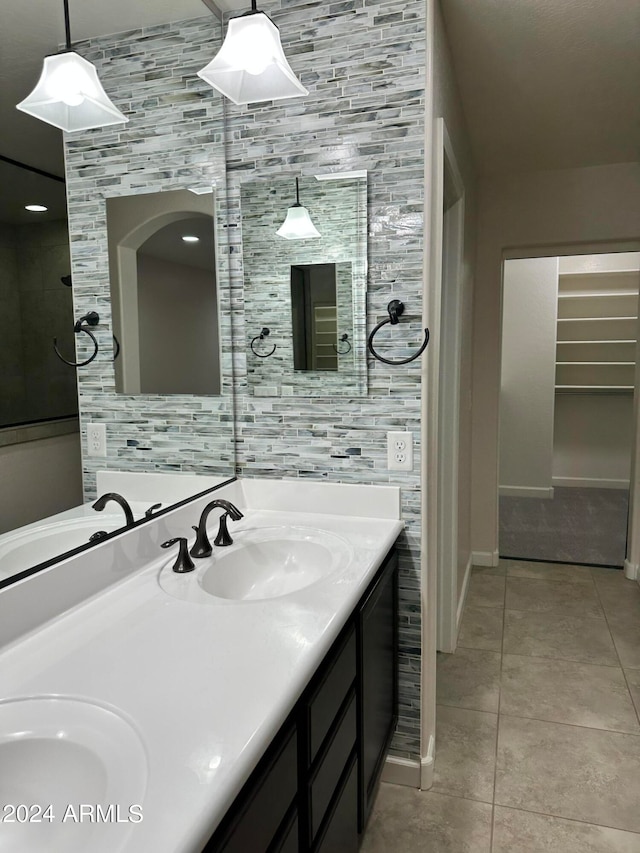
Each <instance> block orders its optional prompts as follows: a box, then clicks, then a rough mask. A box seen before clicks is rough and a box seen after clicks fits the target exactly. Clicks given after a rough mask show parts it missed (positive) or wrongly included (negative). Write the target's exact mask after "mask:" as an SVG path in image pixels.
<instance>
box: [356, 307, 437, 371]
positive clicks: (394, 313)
mask: <svg viewBox="0 0 640 853" xmlns="http://www.w3.org/2000/svg"><path fill="white" fill-rule="evenodd" d="M387 311H388V312H389V317H388V319H387V320H383V321H382V322H381V323H378V325H377V326H376V327H375V328H374V329H373V331H372V332H371V334H370V335H369V337H368V338H367V349H368V350H369V352H370V353H371V355H372V356H373V357H374V358H377V359H378V361H383V362H384V363H385V364H392V365H393V364H409V362H410V361H415V360H416V358H419V357H420V356H421V355H422V353H423V352H424V351H425V349H426V348H427V344H428V343H429V329H425V330H424V341H423V342H422V346H421V347H420V349H419V350H418V352H417V353H415V355H412V356H410V357H409V358H401V359H398V360H397V361H392V360H391V359H389V358H383V356H381V355H379V354H378V353H377V352H376V351H375V350H374V348H373V336H374V335H375V334H376V332H377V331H378V330H379V329H381V328H382V327H383V326H386V324H387V323H391V325H392V326H396V325H397V324H398V322H399V319H400V317H401V316H402V314H403V312H404V303H403V302H401V301H400V300H399V299H392V300H391V302H390V303H389V304H388V305H387Z"/></svg>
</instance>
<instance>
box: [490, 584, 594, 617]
mask: <svg viewBox="0 0 640 853" xmlns="http://www.w3.org/2000/svg"><path fill="white" fill-rule="evenodd" d="M505 607H506V608H507V609H508V610H529V611H532V612H538V613H546V612H554V613H565V614H567V615H569V616H592V617H594V618H600V619H604V612H603V610H602V605H601V604H600V599H599V598H598V594H597V592H596V589H595V586H594V585H593V584H586V583H568V582H567V581H557V580H542V579H540V578H519V577H509V578H507V596H506V603H505Z"/></svg>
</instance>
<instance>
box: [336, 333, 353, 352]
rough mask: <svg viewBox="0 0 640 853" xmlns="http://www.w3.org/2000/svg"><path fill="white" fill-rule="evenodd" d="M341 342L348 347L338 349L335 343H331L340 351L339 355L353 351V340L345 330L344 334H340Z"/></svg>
mask: <svg viewBox="0 0 640 853" xmlns="http://www.w3.org/2000/svg"><path fill="white" fill-rule="evenodd" d="M340 343H342V344H346V345H347V348H346V349H338V347H337V346H336V345H335V344H331V346H332V347H333V348H334V350H335V351H336V352H337V353H338V355H346V354H347V353H348V352H351V341H350V340H349V335H348V334H347V333H346V332H345V333H344V335H340Z"/></svg>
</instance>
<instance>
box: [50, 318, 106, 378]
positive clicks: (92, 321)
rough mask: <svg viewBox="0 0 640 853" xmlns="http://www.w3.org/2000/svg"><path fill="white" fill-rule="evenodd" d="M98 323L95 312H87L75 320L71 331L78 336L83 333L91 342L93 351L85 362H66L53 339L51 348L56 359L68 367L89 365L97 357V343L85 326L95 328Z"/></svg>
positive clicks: (55, 340) (55, 339)
mask: <svg viewBox="0 0 640 853" xmlns="http://www.w3.org/2000/svg"><path fill="white" fill-rule="evenodd" d="M99 322H100V317H99V315H98V314H97V312H95V311H89V313H88V314H84V316H82V317H80V319H79V320H76V323H75V325H74V327H73V331H74V332H75V333H76V335H77V334H78V332H85V333H86V334H87V335H89V337H90V338H91V340H92V341H93V346H94V350H93V352H92V354H91V355H90V356H89V358H87V359H86V360H85V361H68V359H66V358H65V357H64V356H63V355H62V353H61V352H60V350H59V349H58V339H57V338H54V339H53V348H54V350H55V352H56V355H57V356H58V358H59V359H60V360H61V361H64V363H65V364H68V365H69V366H70V367H84V366H85V365H86V364H91V362H92V361H93V359H94V358H95V357H96V356H97V355H98V341H97V340H96V338H95V335H94V334H93V333H92V332H91V331H89V329H88V328H87V326H97V325H98V323H99ZM84 323H86V324H87V326H85V325H83V324H84Z"/></svg>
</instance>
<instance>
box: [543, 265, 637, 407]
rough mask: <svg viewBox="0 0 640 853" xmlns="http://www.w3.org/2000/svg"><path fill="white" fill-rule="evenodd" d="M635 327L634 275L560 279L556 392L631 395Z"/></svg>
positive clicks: (564, 277) (635, 289)
mask: <svg viewBox="0 0 640 853" xmlns="http://www.w3.org/2000/svg"><path fill="white" fill-rule="evenodd" d="M637 325H638V273H637V272H635V271H634V272H615V273H573V274H563V275H560V277H559V282H558V326H557V336H556V391H557V392H561V393H610V394H611V393H614V394H617V393H631V392H633V387H634V382H635V356H636V335H637Z"/></svg>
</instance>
